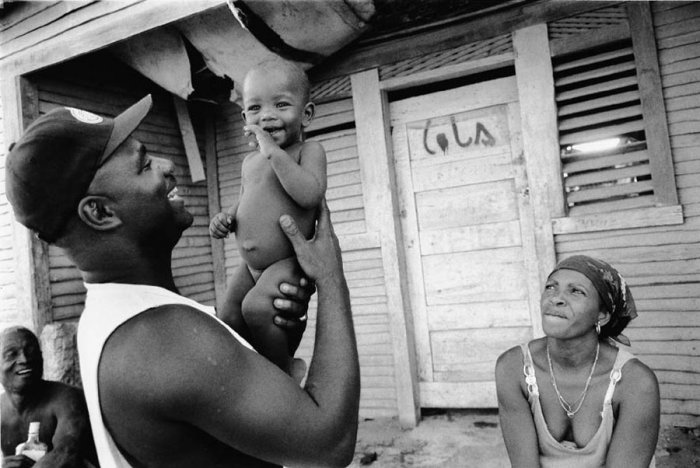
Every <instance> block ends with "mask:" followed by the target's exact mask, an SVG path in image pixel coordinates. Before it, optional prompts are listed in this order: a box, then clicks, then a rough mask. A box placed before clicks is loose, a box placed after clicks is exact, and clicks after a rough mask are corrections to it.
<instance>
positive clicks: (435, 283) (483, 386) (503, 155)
mask: <svg viewBox="0 0 700 468" xmlns="http://www.w3.org/2000/svg"><path fill="white" fill-rule="evenodd" d="M390 112H391V122H392V139H393V148H394V157H395V167H396V179H397V180H396V182H397V187H398V192H399V203H400V217H401V226H402V232H403V240H404V247H405V249H406V268H407V274H408V285H409V286H408V288H409V291H410V295H411V298H410V299H411V310H412V313H413V320H414V328H415V333H416V336H415V342H416V348H417V357H418V362H419V378H420V403H421V406H422V407H494V406H496V392H495V384H494V366H495V363H496V358H497V357H498V355H499V354H500V353H501V352H503V351H505V350H506V349H507V348H509V347H511V346H513V345H516V344H518V343H521V342H525V341H528V340H529V339H531V338H532V337H533V330H532V321H531V319H530V317H531V314H539V287H540V286H539V284H538V276H537V265H536V263H535V262H536V258H535V237H534V229H533V217H532V213H531V211H532V210H531V208H530V201H529V194H528V193H529V192H528V186H527V176H526V173H525V162H524V159H523V152H522V145H521V141H520V122H519V115H520V114H519V108H518V103H517V89H516V84H515V78H512V77H509V78H502V79H498V80H493V81H489V82H485V83H480V84H475V85H469V86H466V87H461V88H456V89H451V90H448V91H442V92H438V93H433V94H430V95H423V96H419V97H415V98H409V99H405V100H401V101H396V102H393V103H391V105H390Z"/></svg>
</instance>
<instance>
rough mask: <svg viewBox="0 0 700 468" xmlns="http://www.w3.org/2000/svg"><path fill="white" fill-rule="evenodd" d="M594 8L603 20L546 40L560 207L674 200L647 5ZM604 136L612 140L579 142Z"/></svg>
mask: <svg viewBox="0 0 700 468" xmlns="http://www.w3.org/2000/svg"><path fill="white" fill-rule="evenodd" d="M600 11H601V13H605V14H604V15H602V16H601V17H603V18H604V19H605V21H603V22H598V23H596V24H594V25H593V26H591V25H590V24H588V23H589V22H588V21H585V22H582V25H585V26H586V27H587V28H589V29H588V30H583V29H581V28H583V26H582V25H579V26H580V28H578V30H577V32H576V34H571V35H567V36H563V37H561V38H559V39H556V40H554V41H552V43H551V48H552V55H553V59H552V62H553V70H554V83H555V93H556V104H557V108H558V112H557V116H558V126H559V144H560V151H561V162H562V177H563V186H564V190H565V193H564V202H565V204H566V207H567V209H568V214H569V215H570V216H581V215H587V214H597V213H604V212H615V211H619V210H628V209H634V208H647V207H654V206H661V205H675V204H677V202H678V199H677V195H676V187H675V179H674V176H673V162H672V160H671V154H670V145H669V138H668V130H667V124H666V117H665V109H664V105H663V97H662V94H661V86H660V78H659V69H658V61H657V58H656V47H655V41H654V36H653V30H652V27H651V16H650V12H649V9H648V5H637V4H635V5H628V6H627V8H625V9H623V8H622V7H615V9H607V10H600ZM584 23H585V24H584ZM577 24H578V23H577ZM603 24H608V26H607V27H601V26H603ZM584 29H585V28H584ZM569 32H570V31H569ZM610 138H619V143H618V145H617V146H615V147H614V148H610V149H599V150H595V151H591V150H582V149H581V147H580V145H581V144H582V143H590V142H599V141H601V140H605V139H610Z"/></svg>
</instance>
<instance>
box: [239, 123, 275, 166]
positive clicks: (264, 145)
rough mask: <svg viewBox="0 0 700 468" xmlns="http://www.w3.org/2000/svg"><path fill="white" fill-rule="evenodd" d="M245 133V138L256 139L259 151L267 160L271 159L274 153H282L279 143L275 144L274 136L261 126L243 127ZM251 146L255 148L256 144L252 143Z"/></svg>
mask: <svg viewBox="0 0 700 468" xmlns="http://www.w3.org/2000/svg"><path fill="white" fill-rule="evenodd" d="M243 132H244V134H245V136H250V135H253V136H254V137H255V140H256V141H257V147H258V151H260V154H262V155H263V156H265V157H266V158H267V159H270V157H271V156H272V153H273V152H275V151H280V147H279V146H278V145H277V143H275V140H274V139H273V138H272V136H271V135H270V134H269V133H267V132H266V131H265V130H263V129H262V128H260V127H259V126H257V125H246V126H245V127H243ZM250 145H251V146H255V142H254V141H251V142H250Z"/></svg>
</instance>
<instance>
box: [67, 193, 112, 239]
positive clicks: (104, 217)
mask: <svg viewBox="0 0 700 468" xmlns="http://www.w3.org/2000/svg"><path fill="white" fill-rule="evenodd" d="M78 216H79V217H80V219H81V220H82V221H83V222H84V223H85V224H87V225H88V226H90V227H91V228H92V229H95V230H97V231H108V230H110V229H114V228H117V227H119V226H121V224H122V221H121V219H119V217H118V216H117V214H116V213H115V212H114V210H112V208H111V206H110V203H109V199H107V198H105V197H101V196H97V195H89V196H87V197H84V198H83V199H82V200H80V203H79V204H78Z"/></svg>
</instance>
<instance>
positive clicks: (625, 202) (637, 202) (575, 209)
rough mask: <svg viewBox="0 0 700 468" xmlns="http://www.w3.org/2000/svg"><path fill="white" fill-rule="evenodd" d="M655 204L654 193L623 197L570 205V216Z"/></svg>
mask: <svg viewBox="0 0 700 468" xmlns="http://www.w3.org/2000/svg"><path fill="white" fill-rule="evenodd" d="M653 205H654V195H653V194H652V195H643V196H638V197H630V198H623V199H620V200H612V201H599V202H596V203H588V204H582V205H575V206H571V207H569V216H572V217H575V216H583V215H587V214H595V213H610V212H612V211H623V210H632V209H634V208H642V207H647V206H653Z"/></svg>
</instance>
